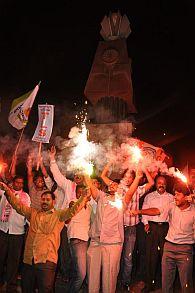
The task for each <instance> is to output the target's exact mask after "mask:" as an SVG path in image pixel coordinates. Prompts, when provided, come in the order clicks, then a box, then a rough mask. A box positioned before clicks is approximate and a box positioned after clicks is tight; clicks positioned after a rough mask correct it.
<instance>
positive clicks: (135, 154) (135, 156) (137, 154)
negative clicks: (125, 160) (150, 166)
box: [130, 145, 143, 163]
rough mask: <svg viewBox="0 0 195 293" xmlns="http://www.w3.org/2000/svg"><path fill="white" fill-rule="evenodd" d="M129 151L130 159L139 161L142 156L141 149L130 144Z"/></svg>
mask: <svg viewBox="0 0 195 293" xmlns="http://www.w3.org/2000/svg"><path fill="white" fill-rule="evenodd" d="M130 151H131V155H132V161H133V162H135V163H139V161H140V160H141V159H142V158H143V156H142V153H141V149H140V148H139V147H138V146H137V145H134V146H130Z"/></svg>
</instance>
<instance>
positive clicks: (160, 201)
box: [142, 176, 173, 291]
mask: <svg viewBox="0 0 195 293" xmlns="http://www.w3.org/2000/svg"><path fill="white" fill-rule="evenodd" d="M166 185H167V184H166V179H165V177H164V176H158V177H157V178H156V180H155V186H156V190H155V191H154V192H151V193H149V194H148V195H146V197H145V199H144V203H143V209H148V208H151V207H157V208H162V206H164V205H166V204H167V205H168V204H170V203H171V202H173V195H172V194H170V193H168V192H167V191H166ZM142 222H143V223H144V225H145V226H144V229H145V232H146V233H147V235H146V284H147V288H146V291H152V289H154V287H155V284H156V280H157V279H160V278H158V277H159V276H158V275H157V271H158V270H157V269H158V264H159V261H161V259H162V253H163V246H164V243H165V237H166V235H167V231H168V228H169V224H168V217H167V214H166V213H165V214H163V213H162V214H161V215H158V216H146V215H145V216H143V217H142Z"/></svg>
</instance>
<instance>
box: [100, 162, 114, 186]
mask: <svg viewBox="0 0 195 293" xmlns="http://www.w3.org/2000/svg"><path fill="white" fill-rule="evenodd" d="M111 165H112V162H109V163H108V164H106V165H105V167H104V169H103V171H102V174H101V176H100V177H101V178H102V180H103V181H104V183H105V184H106V185H107V186H109V185H110V184H111V183H112V182H113V181H112V180H111V179H109V178H108V172H109V169H110V166H111Z"/></svg>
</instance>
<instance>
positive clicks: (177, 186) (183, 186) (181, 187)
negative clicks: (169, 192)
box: [173, 182, 190, 195]
mask: <svg viewBox="0 0 195 293" xmlns="http://www.w3.org/2000/svg"><path fill="white" fill-rule="evenodd" d="M175 191H177V192H181V193H183V194H184V195H189V194H190V189H189V188H188V187H187V185H186V184H184V183H179V182H177V183H175V185H174V186H173V192H174V193H175Z"/></svg>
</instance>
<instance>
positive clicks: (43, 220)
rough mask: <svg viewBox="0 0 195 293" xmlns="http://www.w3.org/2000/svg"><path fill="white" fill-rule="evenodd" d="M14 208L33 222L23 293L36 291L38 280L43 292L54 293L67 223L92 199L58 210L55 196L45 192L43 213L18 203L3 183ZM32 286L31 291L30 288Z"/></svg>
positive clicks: (42, 198) (26, 253) (39, 287)
mask: <svg viewBox="0 0 195 293" xmlns="http://www.w3.org/2000/svg"><path fill="white" fill-rule="evenodd" d="M0 188H1V189H3V190H5V195H6V197H7V200H8V201H9V203H10V204H11V205H12V207H13V208H14V209H15V210H16V211H17V212H18V213H19V214H21V215H23V216H25V217H26V218H27V220H28V221H29V222H30V227H29V231H28V235H27V239H26V243H25V249H24V274H23V277H22V287H23V288H22V290H23V292H24V293H25V292H31V291H30V290H31V289H32V291H33V285H34V279H35V278H36V280H37V285H38V290H39V292H41V293H44V292H52V291H53V285H54V277H55V269H56V264H57V259H58V248H59V245H60V232H61V230H62V228H63V227H64V222H65V221H67V220H68V219H70V218H72V217H73V216H74V215H76V214H77V213H78V212H79V211H80V210H81V209H82V208H83V207H84V206H85V205H86V203H87V202H88V200H89V196H86V197H83V196H81V197H80V198H79V200H78V201H77V202H76V203H75V204H74V205H73V206H72V207H71V208H68V209H63V210H55V209H54V204H55V195H54V194H53V193H52V192H50V191H45V192H44V193H43V194H42V196H41V208H42V209H41V211H38V210H36V209H34V208H32V207H27V206H25V205H24V204H22V203H21V202H20V200H18V199H17V198H16V197H15V195H14V193H13V192H12V191H11V189H10V188H9V187H8V186H7V185H6V184H5V183H2V182H0ZM30 287H31V288H30Z"/></svg>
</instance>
